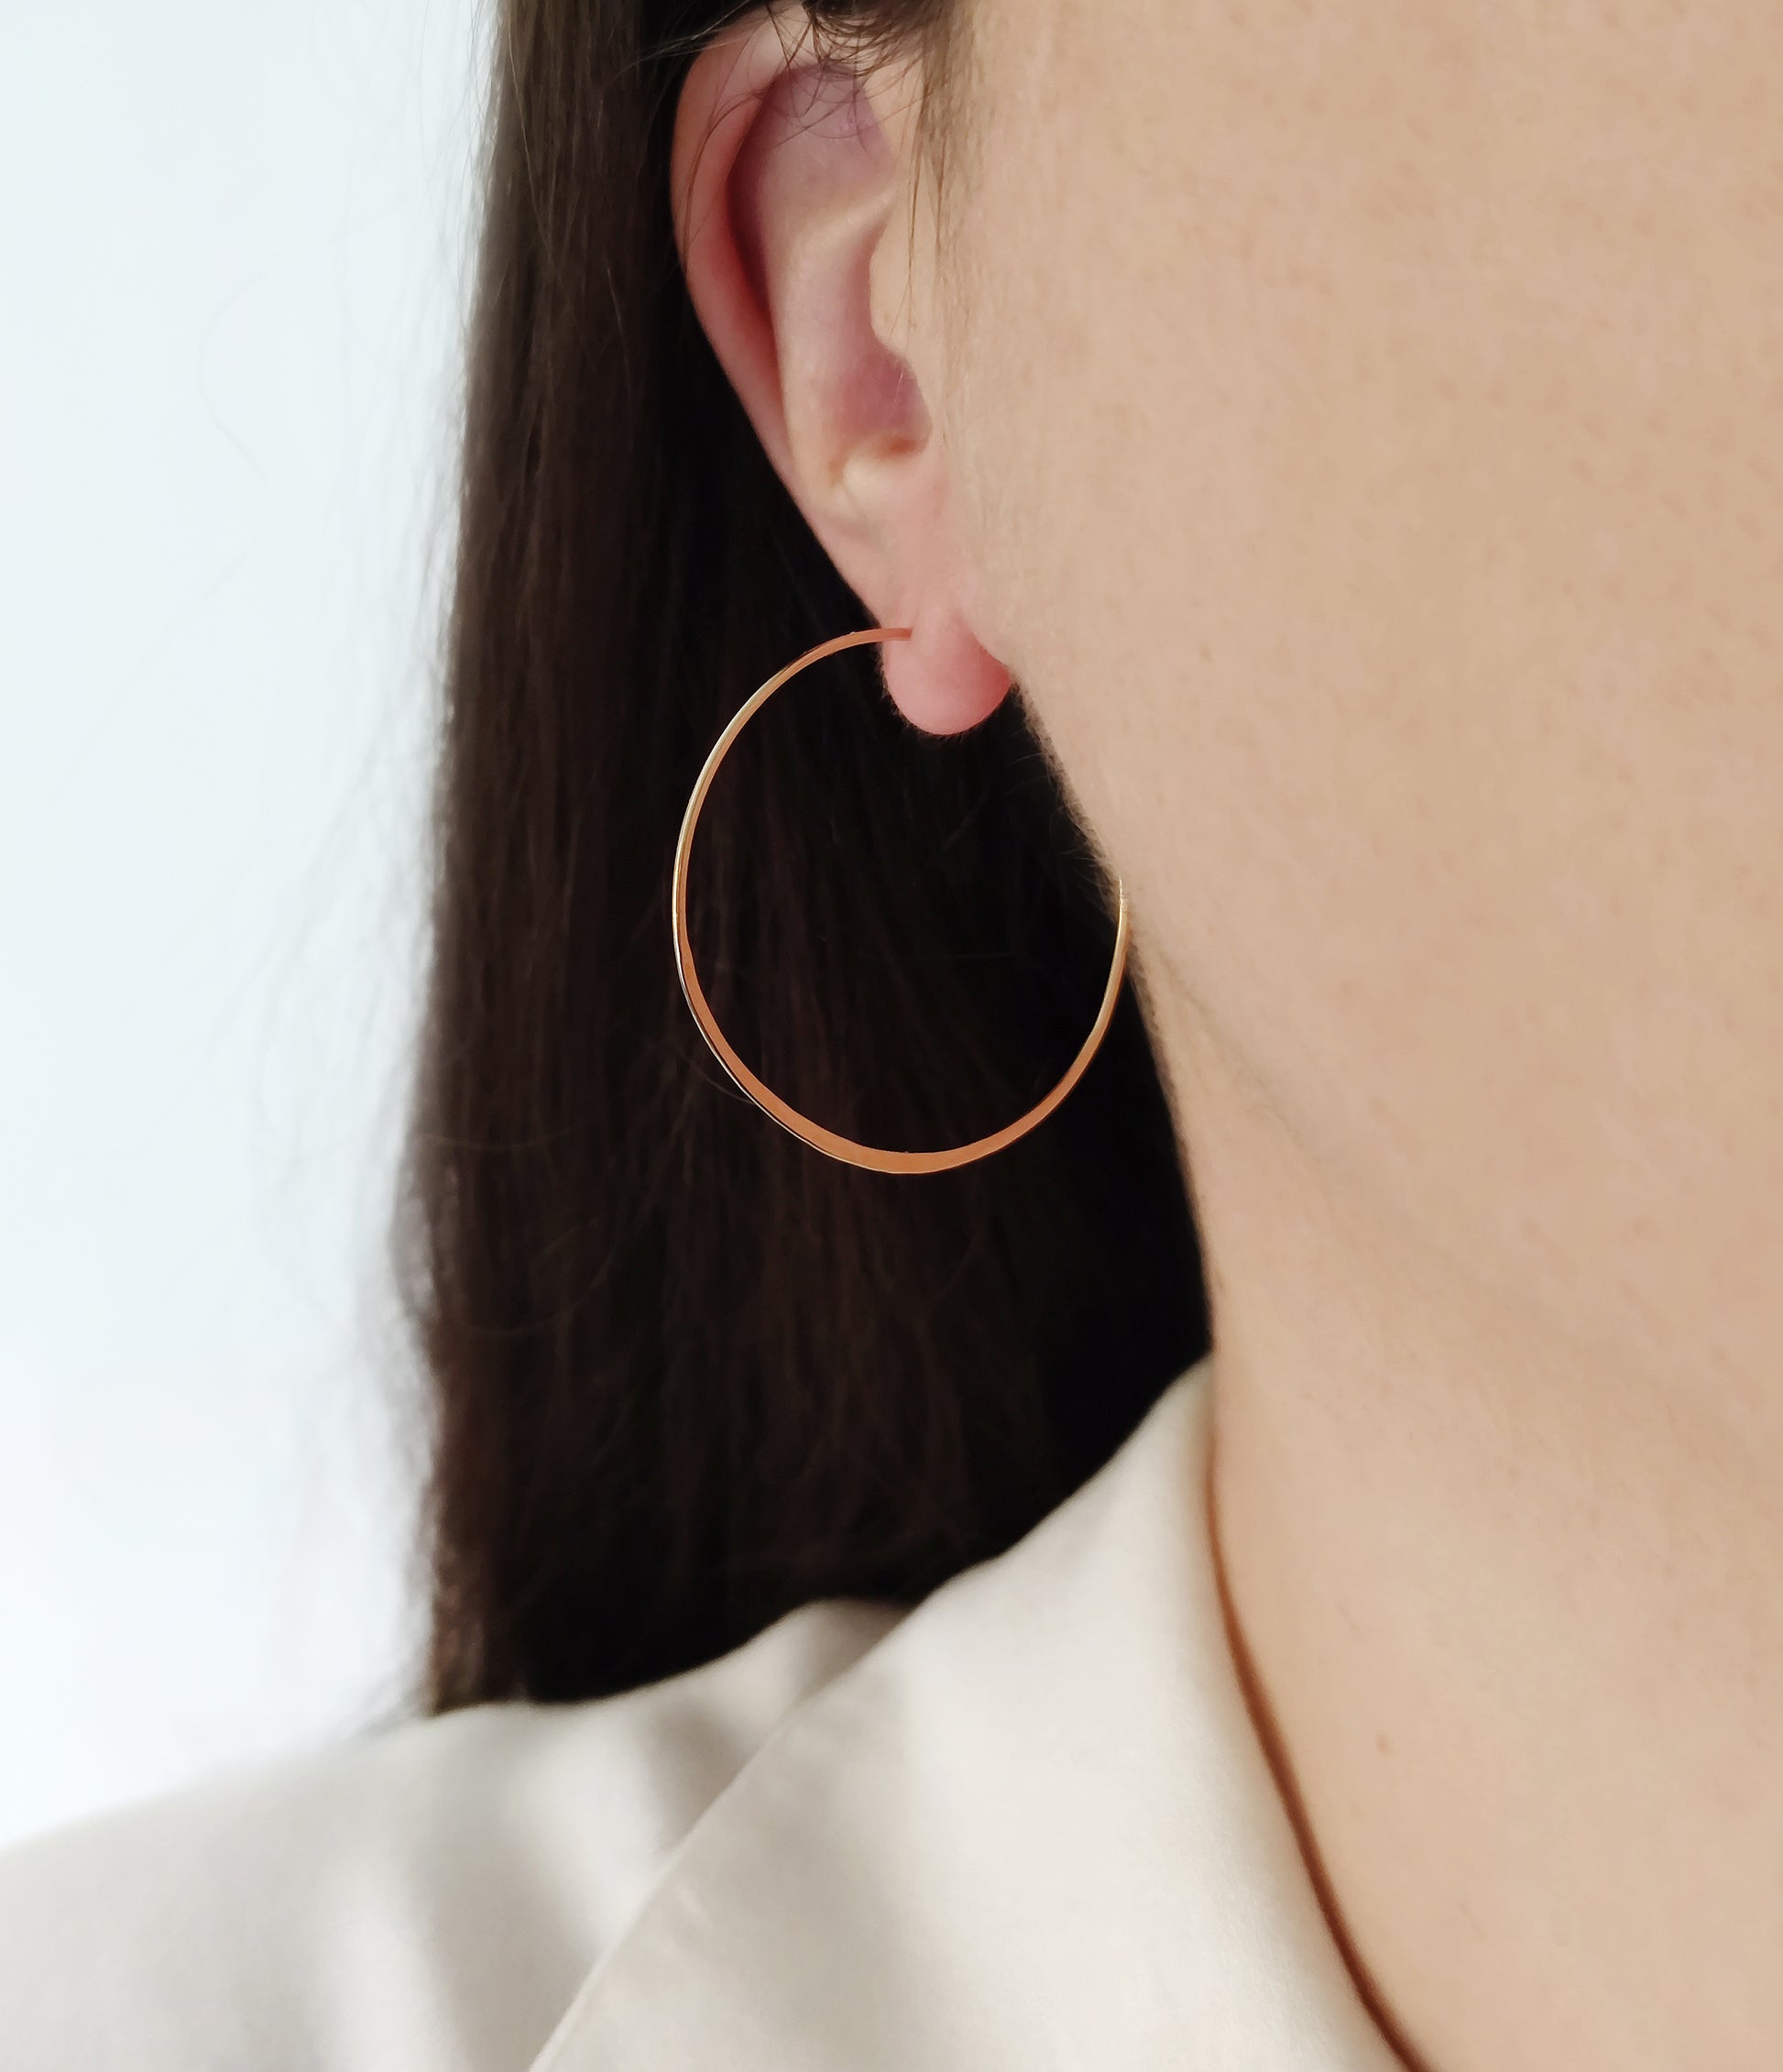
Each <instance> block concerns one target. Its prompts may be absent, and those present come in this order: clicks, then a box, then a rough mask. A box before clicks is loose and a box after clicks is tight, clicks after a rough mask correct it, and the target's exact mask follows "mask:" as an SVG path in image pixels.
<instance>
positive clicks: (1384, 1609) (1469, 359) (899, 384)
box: [675, 0, 1783, 2072]
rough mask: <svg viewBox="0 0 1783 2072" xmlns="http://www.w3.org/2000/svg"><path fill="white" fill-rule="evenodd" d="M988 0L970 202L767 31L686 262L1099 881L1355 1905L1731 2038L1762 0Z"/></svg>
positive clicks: (1656, 2016)
mask: <svg viewBox="0 0 1783 2072" xmlns="http://www.w3.org/2000/svg"><path fill="white" fill-rule="evenodd" d="M964 30H965V35H964V40H963V43H962V44H961V45H960V46H959V47H957V49H956V50H955V52H954V58H953V63H952V67H951V69H950V71H949V72H948V75H947V92H946V96H945V103H944V112H945V115H946V125H945V135H946V139H947V145H948V150H947V157H946V166H945V169H944V173H945V177H944V180H943V181H942V182H941V184H940V185H939V187H938V188H937V184H936V181H935V179H934V177H933V168H932V166H931V165H930V163H929V161H928V159H927V158H926V157H925V155H924V148H923V138H922V135H921V133H920V131H919V128H918V125H917V121H916V110H917V108H918V106H919V105H920V104H921V98H922V95H923V93H924V90H925V88H926V87H927V86H928V85H929V83H930V82H925V81H924V78H923V76H922V68H921V63H920V61H919V60H916V59H915V58H913V57H907V58H905V59H902V60H887V61H886V62H885V63H883V64H881V65H880V66H879V67H878V68H877V69H875V70H874V71H871V72H870V73H869V74H868V76H867V77H866V78H865V80H864V81H863V82H861V87H860V91H859V93H853V92H851V91H850V90H848V87H847V85H846V83H845V82H841V81H840V80H839V78H838V77H837V75H836V74H835V73H834V72H833V71H831V72H826V71H821V70H818V71H814V70H813V69H812V64H811V53H810V50H809V48H808V47H801V46H800V44H799V42H798V37H797V30H796V27H795V26H793V17H791V16H786V17H784V18H782V19H780V20H778V21H777V20H775V19H773V18H771V17H769V16H766V15H756V16H749V17H748V18H747V19H746V20H744V21H743V22H742V23H741V24H739V26H738V29H737V30H736V31H735V32H734V33H732V34H730V35H727V37H726V38H724V39H722V41H721V42H720V43H718V44H717V45H716V46H715V47H714V48H713V49H710V50H708V51H707V52H706V54H705V55H703V56H702V57H701V59H700V60H698V61H697V62H696V64H695V67H694V70H693V73H692V76H691V77H690V79H689V82H688V85H687V88H686V92H685V95H684V102H683V105H682V109H681V120H680V125H679V128H678V132H677V151H676V159H675V183H676V200H677V208H678V221H679V224H680V229H681V239H682V249H683V255H684V263H685V265H686V269H687V277H688V281H689V285H690V289H691V290H692V292H693V294H694V299H695V304H696V307H697V308H698V309H699V312H700V314H701V317H702V319H703V321H704V322H705V323H706V328H707V331H708V334H709V335H710V336H711V338H712V341H713V344H714V345H715V347H716V350H717V352H718V354H719V356H720V358H721V359H722V360H723V362H724V364H725V366H726V367H727V370H728V372H729V374H730V376H731V378H732V380H733V381H734V383H735V384H736V386H737V389H738V394H739V396H741V398H742V399H743V400H744V402H745V404H746V406H747V407H748V408H749V411H750V414H751V416H752V418H753V419H754V421H755V423H756V426H757V428H758V431H759V432H760V435H761V438H762V441H763V444H764V445H765V447H766V449H767V451H768V453H769V455H770V456H771V458H772V460H773V462H774V465H775V466H776V467H777V468H778V469H779V470H780V472H781V474H782V477H783V478H784V479H785V480H786V481H787V483H788V485H789V487H790V488H792V490H793V494H794V495H795V496H796V497H797V498H798V499H799V501H800V503H801V506H802V508H803V509H804V511H805V514H806V516H807V517H808V518H809V520H810V521H811V523H812V525H813V527H814V529H815V531H816V532H817V534H818V536H819V538H820V539H821V540H822V541H823V542H824V543H825V545H826V547H827V549H828V550H829V552H830V553H831V554H833V555H834V557H835V559H836V561H837V565H838V567H839V568H840V569H841V570H842V572H843V574H844V575H845V576H846V577H847V578H848V581H849V582H850V583H851V584H852V585H853V587H855V588H856V590H857V591H858V592H859V595H860V597H861V598H862V599H863V601H864V602H865V604H866V605H867V607H868V608H869V609H870V611H872V612H873V613H874V614H875V615H876V616H877V617H878V618H879V619H881V621H882V622H885V623H891V624H908V625H910V626H912V627H913V629H914V637H913V640H912V641H911V642H910V643H909V645H908V646H907V647H904V648H895V649H888V650H886V651H884V652H885V661H886V667H887V673H888V674H887V681H888V685H889V687H890V689H891V691H892V695H893V696H894V697H896V698H897V700H898V702H899V704H900V706H901V707H902V709H903V710H904V712H905V714H906V716H907V717H908V718H910V719H911V720H912V722H913V724H915V725H918V726H923V727H928V728H931V729H936V730H940V731H946V730H951V729H957V728H959V727H963V726H968V725H970V724H972V723H973V722H974V721H975V720H976V719H978V718H982V717H983V716H984V715H985V713H987V712H988V711H989V710H990V708H991V707H992V706H993V705H994V704H995V702H996V701H997V699H998V698H999V697H1001V696H1003V695H1006V693H1007V692H1008V690H1009V686H1010V685H1011V682H1012V680H1013V681H1015V682H1018V683H1019V684H1020V685H1021V693H1020V695H1021V696H1023V698H1024V699H1025V700H1026V701H1027V704H1028V706H1029V707H1030V709H1031V711H1032V713H1033V715H1034V719H1035V721H1036V723H1037V725H1038V726H1039V728H1040V729H1042V730H1043V732H1044V735H1045V739H1046V740H1047V741H1048V743H1049V745H1050V748H1051V751H1052V752H1053V753H1054V755H1055V756H1056V760H1057V762H1058V764H1059V766H1060V768H1061V770H1062V772H1063V774H1064V776H1065V779H1066V781H1067V784H1068V785H1069V787H1070V789H1071V791H1072V793H1073V795H1074V796H1075V798H1076V800H1077V803H1078V806H1079V807H1080V810H1081V813H1082V815H1083V817H1084V819H1085V821H1086V824H1087V826H1088V828H1089V830H1090V831H1091V833H1092V834H1093V836H1094V838H1095V839H1096V840H1097V841H1098V842H1099V844H1100V846H1101V848H1102V850H1104V852H1105V854H1106V857H1107V859H1108V861H1109V862H1110V865H1111V867H1112V868H1115V869H1118V870H1119V872H1121V876H1122V877H1123V879H1124V881H1125V883H1126V886H1127V890H1128V893H1129V895H1130V898H1131V900H1132V907H1133V915H1134V943H1135V958H1136V962H1137V965H1138V968H1139V971H1140V974H1141V977H1142V981H1143V989H1144V997H1145V1001H1146V1005H1147V1012H1148V1014H1149V1016H1150V1019H1151V1024H1152V1026H1153V1029H1154V1036H1155V1039H1156V1043H1157V1047H1158V1050H1159V1054H1160V1057H1161V1059H1162V1061H1163V1063H1164V1066H1165V1070H1166V1073H1167V1075H1168V1077H1169V1079H1170V1081H1171V1084H1172V1089H1173V1098H1174V1101H1175V1105H1176V1120H1177V1128H1178V1132H1179V1136H1180V1142H1181V1146H1182V1151H1183V1156H1184V1159H1185V1162H1186V1165H1187V1171H1188V1173H1189V1177H1190V1183H1191V1186H1192V1188H1193V1190H1194V1195H1195V1200H1196V1205H1197V1210H1198V1220H1199V1223H1200V1229H1201V1235H1202V1240H1203V1244H1204V1248H1205V1252H1206V1255H1207V1262H1208V1269H1209V1288H1210V1293H1211V1297H1212V1302H1213V1314H1214V1330H1215V1343H1216V1361H1215V1398H1214V1400H1215V1448H1214V1496H1215V1527H1216V1534H1217V1546H1218V1551H1219V1554H1220V1560H1221V1563H1222V1566H1223V1570H1224V1573H1225V1577H1226V1582H1227V1586H1228V1589H1229V1592H1230V1595H1231V1608H1232V1613H1233V1618H1234V1622H1235V1627H1236V1637H1237V1639H1238V1642H1239V1644H1240V1646H1241V1649H1242V1655H1243V1658H1244V1660H1245V1662H1246V1664H1247V1667H1248V1669H1249V1672H1250V1673H1251V1675H1252V1679H1253V1703H1254V1704H1255V1706H1256V1708H1257V1713H1258V1717H1259V1724H1260V1726H1261V1727H1263V1729H1264V1731H1265V1734H1266V1737H1267V1738H1268V1739H1269V1742H1270V1745H1271V1748H1272V1751H1273V1754H1274V1760H1275V1761H1276V1763H1277V1767H1278V1774H1279V1776H1280V1777H1281V1780H1282V1782H1283V1786H1284V1790H1285V1793H1286V1794H1287V1795H1288V1797H1289V1799H1290V1802H1291V1803H1292V1804H1293V1806H1294V1808H1295V1811H1296V1818H1297V1819H1298V1821H1299V1823H1300V1825H1301V1829H1302V1839H1303V1843H1304V1846H1305V1847H1306V1851H1307V1858H1308V1860H1309V1862H1310V1863H1311V1864H1312V1866H1313V1868H1314V1869H1315V1872H1316V1874H1317V1875H1318V1878H1319V1880H1320V1881H1321V1886H1322V1890H1323V1893H1324V1896H1325V1899H1326V1903H1327V1906H1328V1911H1329V1914H1330V1917H1331V1921H1332V1925H1333V1929H1334V1931H1335V1932H1336V1934H1337V1935H1338V1936H1339V1938H1340V1942H1341V1944H1342V1945H1343V1946H1344V1948H1345V1950H1346V1953H1347V1954H1348V1956H1349V1957H1350V1959H1351V1965H1352V1968H1353V1969H1354V1970H1355V1973H1356V1976H1357V1979H1358V1982H1359V1985H1360V1986H1361V1987H1362V1990H1363V1993H1364V1995H1365V1997H1366V1998H1367V1999H1368V2001H1369V2002H1370V2004H1371V2006H1372V2007H1373V2010H1374V2012H1375V2015H1376V2019H1377V2021H1378V2022H1379V2023H1380V2024H1381V2026H1382V2029H1383V2032H1384V2034H1385V2035H1386V2036H1387V2037H1388V2039H1389V2040H1390V2042H1391V2043H1392V2044H1393V2045H1394V2047H1395V2048H1396V2049H1397V2050H1398V2051H1399V2053H1400V2054H1401V2055H1402V2056H1404V2057H1405V2058H1406V2062H1407V2063H1408V2064H1411V2065H1414V2066H1418V2067H1428V2068H1431V2072H1505V2068H1506V2067H1515V2068H1517V2072H1579V2068H1580V2067H1600V2066H1601V2067H1608V2066H1612V2065H1613V2066H1615V2067H1617V2068H1618V2072H1646V2068H1649V2067H1650V2068H1653V2072H1659V2068H1661V2067H1664V2068H1666V2072H1677V2068H1678V2067H1684V2066H1688V2067H1690V2068H1691V2072H1734V2068H1738V2072H1758V2068H1759V2067H1765V2068H1767V2072H1768V2068H1769V2067H1774V2066H1775V2064H1776V2063H1777V2059H1778V2042H1777V2039H1778V2036H1780V2035H1783V1963H1779V1962H1778V1951H1779V1950H1780V1949H1783V1359H1780V1358H1779V1355H1780V1354H1783V1270H1779V1266H1778V1254H1779V1241H1783V911H1779V910H1780V909H1783V682H1779V677H1783V659H1780V658H1783V122H1779V121H1778V110H1779V109H1780V108H1783V36H1779V35H1778V28H1777V16H1776V9H1775V0H1696V4H1694V5H1690V6H1688V7H1684V6H1679V5H1675V4H1671V0H1620V4H1619V5H1617V4H1613V0H1346V4H1345V5H1342V6H1341V7H1337V6H1332V7H1325V8H1308V7H1307V6H1306V5H1304V0H1247V4H1245V5H1233V4H1232V0H1115V4H1114V5H1112V6H1103V7H1096V8H1089V7H1085V6H1082V5H1067V4H1066V0H967V5H966V7H965V14H964ZM1197 1516H1198V1507H1196V1506H1195V1505H1194V1504H1193V1503H1192V1502H1191V1500H1190V1493H1188V1492H1187V1491H1186V1492H1185V1520H1186V1525H1187V1523H1189V1522H1191V1521H1192V1520H1193V1519H1194V1518H1196V1517H1197Z"/></svg>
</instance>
